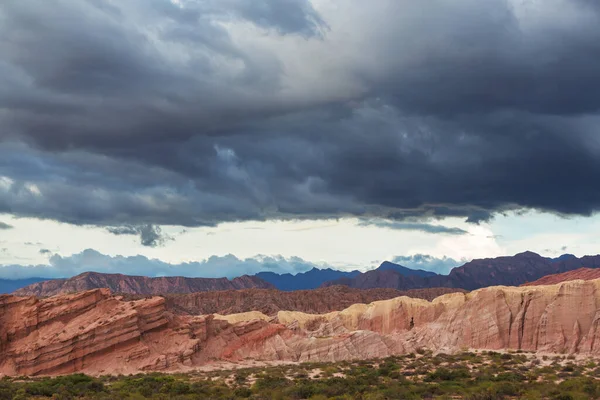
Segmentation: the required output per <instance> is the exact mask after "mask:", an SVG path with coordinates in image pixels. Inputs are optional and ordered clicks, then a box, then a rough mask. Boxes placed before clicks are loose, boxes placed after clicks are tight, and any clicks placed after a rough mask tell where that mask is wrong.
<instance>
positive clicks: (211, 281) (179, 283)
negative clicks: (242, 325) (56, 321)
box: [14, 272, 274, 297]
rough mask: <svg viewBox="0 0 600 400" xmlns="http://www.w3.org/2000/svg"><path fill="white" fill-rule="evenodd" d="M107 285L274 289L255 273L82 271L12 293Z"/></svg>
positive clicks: (151, 289)
mask: <svg viewBox="0 0 600 400" xmlns="http://www.w3.org/2000/svg"><path fill="white" fill-rule="evenodd" d="M98 288H108V289H110V290H111V291H112V292H114V293H131V294H146V295H148V294H162V293H194V292H206V291H211V290H232V289H252V288H259V289H273V288H274V287H273V285H271V284H270V283H268V282H265V281H263V280H262V279H260V278H257V277H255V276H248V275H244V276H240V277H239V278H234V279H231V280H229V279H227V278H185V277H181V276H168V277H159V278H149V277H147V276H132V275H122V274H101V273H98V272H85V273H83V274H80V275H77V276H74V277H72V278H69V279H55V280H51V281H44V282H38V283H34V284H32V285H29V286H26V287H24V288H21V289H19V290H17V291H15V292H14V294H15V295H17V296H42V297H45V296H54V295H57V294H65V293H74V292H80V291H84V290H91V289H98Z"/></svg>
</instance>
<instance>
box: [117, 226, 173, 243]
mask: <svg viewBox="0 0 600 400" xmlns="http://www.w3.org/2000/svg"><path fill="white" fill-rule="evenodd" d="M106 229H107V230H108V231H109V232H110V233H112V234H113V235H139V236H140V243H141V244H142V246H148V247H156V246H160V245H163V244H164V243H165V242H166V241H167V240H170V239H171V238H170V237H169V236H167V235H165V234H163V232H162V229H161V228H160V226H155V225H152V224H146V225H142V226H131V225H125V226H116V227H108V228H106Z"/></svg>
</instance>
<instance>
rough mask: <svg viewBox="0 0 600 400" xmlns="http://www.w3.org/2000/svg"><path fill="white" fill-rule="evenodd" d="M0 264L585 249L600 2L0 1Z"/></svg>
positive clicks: (154, 270) (591, 245)
mask: <svg viewBox="0 0 600 400" xmlns="http://www.w3.org/2000/svg"><path fill="white" fill-rule="evenodd" d="M0 37H2V38H3V39H2V41H0V278H9V279H10V278H19V277H31V276H43V277H65V276H71V275H74V274H77V273H80V272H84V271H86V270H96V271H101V272H123V273H131V274H143V275H150V276H158V275H187V276H206V277H216V276H228V277H233V276H238V275H241V274H244V273H249V274H252V273H256V272H258V271H260V270H272V271H275V272H292V273H295V272H302V271H305V270H308V269H310V268H313V267H320V268H323V267H333V268H338V269H344V270H352V269H360V270H367V269H370V268H374V267H376V266H377V265H378V264H379V263H380V262H382V261H384V260H389V261H395V262H398V263H401V264H402V265H405V266H408V267H418V268H424V269H430V270H433V271H436V272H440V273H447V272H448V271H449V269H450V268H452V267H454V266H457V265H461V264H462V263H464V262H466V261H469V260H471V259H473V258H484V257H495V256H500V255H512V254H516V253H518V252H522V251H525V250H531V251H535V252H538V253H540V254H542V255H544V256H548V257H555V256H558V255H560V254H562V253H573V254H575V255H578V256H582V255H586V254H597V253H600V251H598V248H600V243H599V241H600V239H599V235H598V234H597V233H598V232H599V228H600V216H599V215H598V210H599V209H600V186H598V185H597V182H598V181H599V180H600V179H599V178H600V69H598V68H597V60H599V59H600V3H598V2H595V1H589V0H544V1H541V0H486V1H481V0H431V1H427V2H415V1H404V0H373V1H370V2H365V1H362V0H344V1H339V0H285V1H284V0H253V1H246V0H177V1H175V0H131V1H127V2H123V1H117V0H57V1H55V2H52V3H49V2H47V1H43V0H7V1H2V2H0Z"/></svg>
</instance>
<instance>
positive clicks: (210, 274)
mask: <svg viewBox="0 0 600 400" xmlns="http://www.w3.org/2000/svg"><path fill="white" fill-rule="evenodd" d="M314 267H323V266H320V265H319V266H318V265H316V264H313V263H309V262H307V261H304V260H302V259H301V258H298V257H291V258H284V257H281V256H274V257H267V256H257V257H254V258H247V259H239V258H237V257H235V256H233V255H226V256H223V257H218V256H212V257H210V258H208V259H206V260H204V261H200V262H190V263H182V264H169V263H166V262H163V261H160V260H157V259H149V258H147V257H144V256H140V255H138V256H133V257H123V256H115V257H111V256H108V255H105V254H102V253H99V252H97V251H96V250H92V249H87V250H84V251H82V252H81V253H78V254H73V255H71V256H61V255H58V254H54V255H52V256H51V257H50V259H49V262H48V264H47V265H31V266H22V265H3V266H0V278H2V279H22V278H31V277H42V278H65V277H71V276H75V275H78V274H81V273H83V272H87V271H95V272H104V273H120V274H127V275H144V276H188V277H203V278H220V277H228V278H234V277H236V276H241V275H244V274H250V275H251V274H255V273H258V272H260V271H272V272H275V273H293V274H295V273H298V272H304V271H308V270H310V269H312V268H314ZM325 267H326V266H325Z"/></svg>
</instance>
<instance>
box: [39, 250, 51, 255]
mask: <svg viewBox="0 0 600 400" xmlns="http://www.w3.org/2000/svg"><path fill="white" fill-rule="evenodd" d="M51 253H52V251H50V250H48V249H40V254H51Z"/></svg>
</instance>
